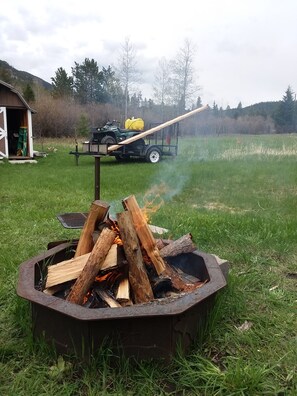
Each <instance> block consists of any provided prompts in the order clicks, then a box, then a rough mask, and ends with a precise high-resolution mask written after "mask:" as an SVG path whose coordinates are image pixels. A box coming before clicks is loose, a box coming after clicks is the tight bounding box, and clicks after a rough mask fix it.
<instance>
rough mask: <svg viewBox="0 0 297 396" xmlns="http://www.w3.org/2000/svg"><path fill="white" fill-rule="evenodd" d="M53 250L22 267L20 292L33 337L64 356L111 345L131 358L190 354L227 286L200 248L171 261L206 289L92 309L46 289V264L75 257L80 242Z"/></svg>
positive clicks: (89, 352) (86, 355)
mask: <svg viewBox="0 0 297 396" xmlns="http://www.w3.org/2000/svg"><path fill="white" fill-rule="evenodd" d="M49 246H50V248H49V249H48V250H47V251H46V252H44V253H43V254H40V255H39V256H36V257H33V258H31V259H29V260H28V261H26V262H24V263H22V264H21V266H20V270H19V280H18V286H17V294H18V295H19V296H20V297H22V298H24V299H26V300H28V301H29V302H30V305H31V312H32V325H33V337H34V338H35V339H37V338H39V337H44V338H45V340H46V341H47V342H48V343H49V344H52V345H54V346H55V348H56V350H57V352H58V353H62V354H69V353H75V354H76V355H77V356H79V357H81V358H89V357H90V356H91V355H92V354H93V353H95V352H96V351H98V350H99V348H100V347H101V346H102V345H103V344H104V342H106V341H107V342H108V343H109V344H110V345H111V346H112V349H113V350H114V352H115V353H120V352H122V353H123V354H124V355H125V356H126V357H135V358H138V359H150V358H165V359H166V360H170V358H172V357H173V356H174V354H175V353H176V350H177V348H178V347H181V349H182V350H183V351H185V352H186V351H187V350H188V348H189V346H190V344H191V343H192V342H193V341H194V340H195V338H196V336H197V334H198V332H199V329H201V326H203V324H204V322H205V320H206V319H207V314H208V313H209V311H210V310H211V308H212V306H213V304H214V299H215V295H216V293H217V292H218V291H219V290H220V289H222V288H224V287H225V286H226V279H225V277H224V275H223V273H222V271H221V268H220V266H219V264H218V262H217V260H216V258H215V256H213V255H211V254H207V253H204V252H201V251H198V250H196V251H194V252H193V253H186V254H180V255H178V256H176V257H172V258H168V261H169V262H170V264H171V265H172V266H173V267H175V268H180V269H181V270H182V271H183V272H184V273H186V274H187V273H188V274H189V275H190V276H195V277H197V278H199V279H200V280H201V281H206V283H205V284H204V285H203V287H200V288H198V289H196V290H194V291H192V292H189V293H182V294H181V295H180V296H178V297H176V298H171V299H158V300H153V301H151V302H149V303H143V304H137V305H133V306H127V307H121V308H101V309H88V308H85V307H83V306H81V305H77V304H72V303H71V302H68V301H66V300H63V299H61V298H58V297H55V296H51V295H47V294H45V293H43V292H42V291H40V284H41V283H42V282H43V279H42V274H43V268H44V266H45V265H48V263H49V262H50V264H55V263H59V262H61V261H63V260H65V259H69V258H71V257H73V255H74V251H75V248H76V246H77V241H76V242H73V241H68V242H63V243H58V244H57V246H55V243H51V244H50V245H49ZM52 246H53V247H52Z"/></svg>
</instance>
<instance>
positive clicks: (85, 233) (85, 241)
mask: <svg viewBox="0 0 297 396" xmlns="http://www.w3.org/2000/svg"><path fill="white" fill-rule="evenodd" d="M108 209H109V205H108V204H107V203H106V202H103V201H99V200H97V201H94V202H92V204H91V207H90V211H89V214H88V217H87V219H86V221H85V224H84V226H83V229H82V231H81V234H80V238H79V241H78V245H77V248H76V252H75V256H74V257H78V256H82V255H83V254H86V253H90V251H91V250H92V249H93V246H94V242H93V238H92V234H93V232H94V229H95V226H96V223H97V222H101V221H103V220H104V218H105V216H106V215H107V212H108Z"/></svg>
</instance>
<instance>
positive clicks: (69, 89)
mask: <svg viewBox="0 0 297 396" xmlns="http://www.w3.org/2000/svg"><path fill="white" fill-rule="evenodd" d="M51 80H52V87H53V91H52V95H53V97H54V98H55V99H58V98H66V97H70V96H72V94H73V78H72V77H71V76H68V75H67V73H66V70H65V69H63V68H62V67H59V68H58V70H57V71H56V75H55V77H52V78H51Z"/></svg>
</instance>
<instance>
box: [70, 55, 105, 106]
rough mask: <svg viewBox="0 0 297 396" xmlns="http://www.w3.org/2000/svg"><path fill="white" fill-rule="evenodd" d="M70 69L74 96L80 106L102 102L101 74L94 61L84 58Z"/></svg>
mask: <svg viewBox="0 0 297 396" xmlns="http://www.w3.org/2000/svg"><path fill="white" fill-rule="evenodd" d="M74 64H75V66H74V67H73V68H72V74H73V81H74V82H73V85H74V91H75V96H76V98H77V99H78V101H79V102H80V103H81V104H87V103H94V102H102V100H103V98H104V89H103V85H104V84H103V72H102V71H101V72H100V71H99V68H98V64H97V62H96V61H95V60H94V59H89V58H85V60H84V62H83V63H82V64H81V65H80V64H79V63H77V62H74Z"/></svg>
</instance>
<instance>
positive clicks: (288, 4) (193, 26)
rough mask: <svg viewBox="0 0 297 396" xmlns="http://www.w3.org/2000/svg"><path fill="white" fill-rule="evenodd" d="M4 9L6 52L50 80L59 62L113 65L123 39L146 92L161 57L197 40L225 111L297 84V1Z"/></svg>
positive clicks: (53, 3) (203, 87)
mask: <svg viewBox="0 0 297 396" xmlns="http://www.w3.org/2000/svg"><path fill="white" fill-rule="evenodd" d="M1 3H2V4H1V7H0V59H1V60H5V61H6V62H8V63H9V64H10V65H11V66H13V67H15V68H16V69H19V70H24V71H27V72H29V73H32V74H34V75H36V76H38V77H41V78H42V79H44V80H46V81H48V82H51V77H54V76H55V72H56V70H57V69H58V68H59V67H63V68H64V69H65V70H66V71H67V73H68V74H71V67H72V66H74V62H78V63H82V62H83V61H84V59H85V58H90V59H92V58H93V59H95V60H96V61H97V63H98V65H99V67H100V68H102V66H104V67H107V66H108V65H111V66H115V65H116V64H117V62H118V58H119V53H120V48H121V45H123V44H124V41H125V39H126V38H129V39H130V42H131V44H132V45H133V46H134V48H135V49H136V53H137V63H138V67H139V69H140V70H142V81H143V85H141V86H139V89H140V90H141V91H142V93H143V96H144V97H147V98H149V97H152V91H151V90H150V88H149V87H150V85H152V84H153V82H154V75H155V72H156V68H157V64H158V61H159V60H160V59H161V58H162V57H165V58H166V59H167V60H170V59H172V58H174V57H175V56H176V54H177V53H178V50H179V49H180V48H181V47H182V46H183V44H184V42H185V39H188V40H190V41H191V43H192V44H193V45H194V46H195V47H196V53H195V70H196V76H197V83H198V84H199V85H200V91H199V93H198V95H200V96H201V98H202V103H203V104H209V105H212V104H213V101H216V103H217V104H218V105H219V106H222V107H223V108H225V107H226V106H227V105H230V106H231V107H235V106H237V105H238V103H239V102H240V101H241V102H242V105H243V106H248V105H250V104H253V103H259V102H263V101H270V100H271V101H274V100H280V99H281V98H282V96H283V94H284V92H285V90H286V89H287V87H288V85H290V86H291V88H292V89H293V91H294V92H296V91H297V21H296V19H297V1H296V0H282V1H279V0H240V1H239V0H225V1H224V0H204V1H200V0H182V1H173V0H146V1H141V0H139V1H135V0H101V1H100V0H97V1H96V0H84V1H75V0H72V1H71V0H50V1H48V0H47V1H43V0H39V1H36V0H26V1H24V0H10V1H5V2H1ZM198 95H197V96H198Z"/></svg>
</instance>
